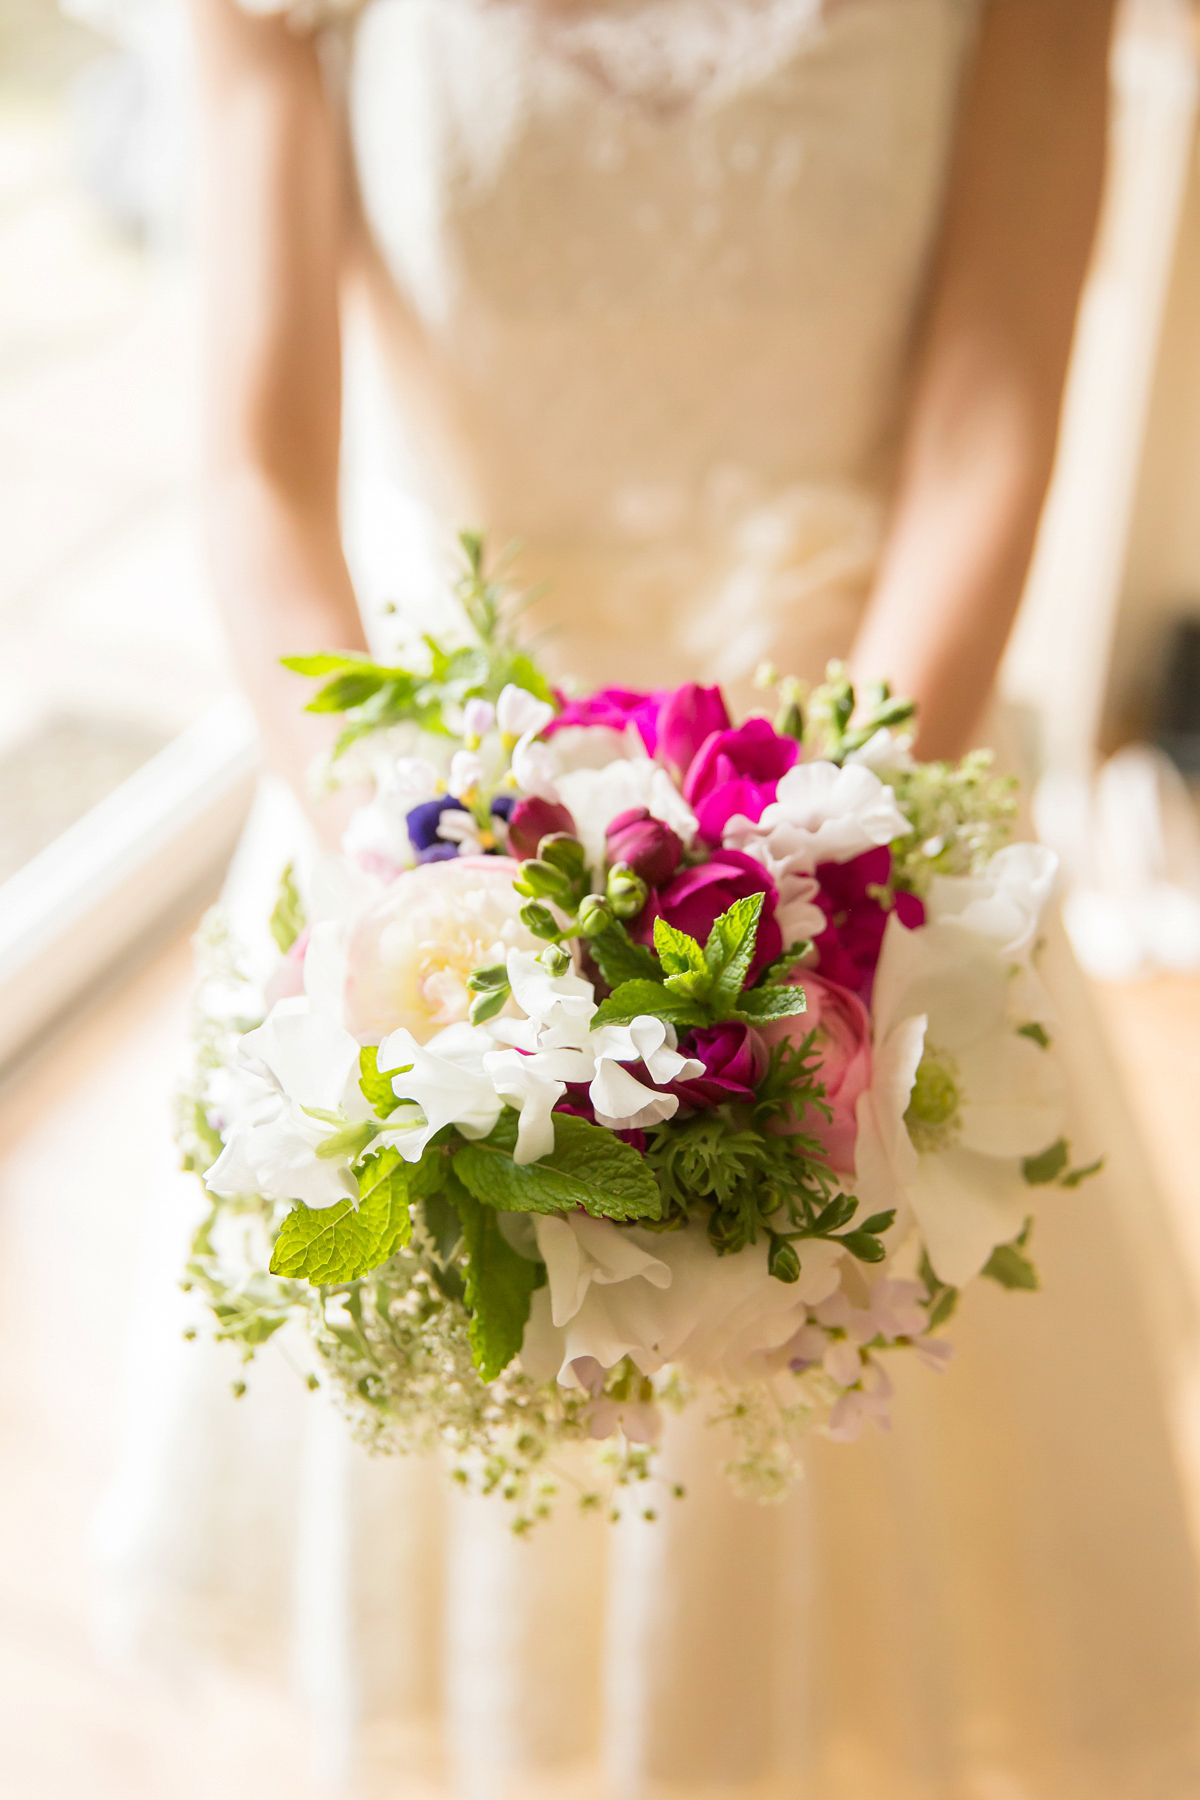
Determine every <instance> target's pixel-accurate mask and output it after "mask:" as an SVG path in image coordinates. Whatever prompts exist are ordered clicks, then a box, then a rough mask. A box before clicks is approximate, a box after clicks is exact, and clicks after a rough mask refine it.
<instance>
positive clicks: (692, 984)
mask: <svg viewBox="0 0 1200 1800" xmlns="http://www.w3.org/2000/svg"><path fill="white" fill-rule="evenodd" d="M464 545H465V548H466V551H467V559H468V563H467V571H466V574H465V575H464V577H463V580H462V582H461V583H460V587H459V598H460V600H461V604H462V617H463V631H462V634H461V636H462V641H461V642H459V643H458V644H456V645H454V646H448V645H446V644H443V643H440V642H436V641H434V640H433V639H432V638H426V639H425V640H424V641H423V643H422V645H421V646H420V647H419V654H417V655H414V656H413V657H410V658H409V659H408V660H409V662H410V664H411V666H405V667H391V666H384V665H381V664H377V663H375V662H372V661H370V660H368V659H367V658H365V657H358V656H349V655H321V656H313V657H301V658H295V659H292V661H291V663H290V666H291V667H293V668H294V669H296V670H297V671H299V673H301V674H302V675H307V676H317V677H322V678H325V685H323V686H322V687H321V689H320V691H319V692H318V693H317V695H316V697H315V699H313V700H312V701H311V702H310V709H311V710H314V711H317V712H330V713H341V714H344V715H345V718H346V725H345V729H344V730H343V732H342V735H341V738H340V739H339V741H338V744H337V747H336V749H335V751H334V754H333V761H332V768H333V769H334V770H335V771H340V773H341V775H342V776H343V777H344V778H345V779H347V780H353V781H355V782H361V781H362V780H363V779H364V778H369V779H370V782H371V784H372V792H373V797H372V798H371V799H370V800H369V801H368V802H367V803H366V804H365V805H363V806H362V808H361V809H360V810H359V811H358V812H357V813H356V815H355V816H354V818H353V820H352V823H351V825H350V827H349V829H348V831H347V833H346V837H345V840H344V849H343V854H342V855H341V856H326V857H319V858H316V859H315V860H312V861H311V866H310V867H309V868H308V869H307V870H305V871H304V872H303V873H300V872H298V870H297V869H296V868H293V867H289V869H287V870H286V871H285V872H284V875H283V879H282V884H281V889H280V895H279V899H278V902H277V904H276V907H275V910H274V913H273V915H272V919H271V930H272V934H273V937H274V940H275V943H276V945H277V956H276V959H275V966H274V967H273V968H272V969H271V970H270V971H269V972H268V974H267V976H266V978H265V980H259V981H256V980H254V979H252V978H251V976H250V974H249V972H248V971H247V970H246V969H245V968H244V967H242V966H241V965H240V963H239V953H238V950H237V946H236V945H235V944H233V942H232V940H231V936H230V932H229V928H228V924H227V922H225V921H222V919H221V918H220V916H219V915H218V916H216V917H215V918H213V919H212V920H211V921H210V923H209V925H208V928H207V931H206V933H205V937H204V943H205V947H206V952H207V956H208V966H207V969H206V971H205V977H204V981H203V983H202V987H201V996H200V1009H199V1030H198V1034H197V1047H198V1055H197V1059H196V1071H195V1076H194V1079H193V1081H192V1082H191V1084H190V1085H189V1088H188V1090H187V1093H186V1094H185V1097H184V1105H183V1111H182V1116H183V1142H184V1150H185V1160H186V1162H187V1164H188V1166H190V1167H191V1168H194V1169H195V1170H197V1171H198V1172H200V1173H201V1174H202V1176H203V1180H204V1183H205V1186H206V1188H207V1192H208V1198H209V1202H210V1210H209V1212H208V1216H207V1217H206V1218H205V1220H204V1223H203V1224H202V1226H201V1228H200V1230H199V1232H198V1234H197V1237H196V1240H195V1244H194V1248H193V1253H192V1257H191V1261H190V1263H189V1268H188V1280H189V1282H190V1284H191V1285H193V1286H195V1287H198V1288H199V1289H200V1290H202V1291H203V1293H204V1294H205V1296H206V1298H207V1299H208V1301H209V1303H210V1305H211V1307H212V1310H213V1313H214V1314H215V1319H216V1330H217V1334H218V1335H219V1336H221V1337H225V1338H229V1339H233V1340H235V1341H237V1342H239V1343H240V1344H241V1346H242V1347H243V1350H244V1353H245V1355H246V1356H247V1357H249V1356H251V1355H252V1354H253V1352H254V1351H255V1350H256V1349H257V1347H258V1346H259V1345H261V1344H262V1343H263V1342H264V1341H266V1339H268V1338H269V1337H270V1336H271V1335H272V1334H273V1333H274V1332H276V1331H277V1330H278V1329H279V1328H280V1327H281V1326H283V1325H284V1324H286V1323H287V1322H288V1321H289V1320H299V1321H301V1322H302V1324H303V1326H304V1327H306V1328H307V1341H308V1343H309V1344H310V1345H311V1347H312V1358H311V1362H310V1366H309V1373H308V1376H307V1379H308V1380H309V1383H310V1385H312V1386H317V1385H319V1384H321V1383H322V1382H323V1381H326V1380H327V1381H328V1383H329V1384H330V1385H331V1386H332V1388H333V1390H334V1392H335V1394H336V1396H337V1397H338V1399H339V1401H340V1404H341V1405H342V1407H343V1409H344V1410H345V1411H346V1412H347V1414H348V1416H349V1417H350V1419H351V1420H352V1422H353V1424H354V1426H355V1428H356V1430H357V1431H358V1433H359V1435H361V1436H363V1437H364V1438H366V1439H367V1440H368V1441H369V1442H373V1443H375V1444H376V1445H377V1446H379V1447H381V1448H390V1449H401V1450H406V1449H430V1448H433V1447H435V1446H440V1447H442V1449H443V1450H445V1451H447V1452H448V1453H449V1456H450V1460H451V1463H452V1466H453V1469H454V1472H455V1473H456V1475H457V1476H458V1478H459V1479H460V1480H463V1481H464V1482H468V1483H478V1484H479V1485H482V1486H483V1487H484V1488H485V1489H489V1490H491V1489H499V1490H500V1491H502V1492H503V1493H504V1494H506V1495H507V1496H508V1497H509V1498H510V1499H512V1500H514V1501H516V1502H517V1503H518V1514H517V1522H518V1524H519V1525H522V1526H523V1525H527V1524H528V1523H529V1522H530V1521H531V1520H532V1519H533V1518H535V1517H537V1516H539V1515H540V1514H541V1513H543V1512H544V1511H545V1510H546V1508H547V1506H548V1504H549V1498H550V1494H551V1492H552V1491H553V1489H554V1486H555V1482H556V1479H560V1478H561V1477H558V1478H556V1476H555V1475H554V1473H553V1470H554V1468H555V1464H554V1460H553V1457H554V1452H555V1451H556V1449H558V1448H559V1447H560V1446H562V1445H564V1444H567V1443H569V1442H572V1441H588V1440H593V1441H598V1442H599V1443H600V1444H602V1445H604V1446H605V1447H606V1449H607V1456H608V1464H609V1470H610V1474H609V1477H608V1480H609V1481H610V1483H611V1481H616V1482H628V1481H630V1480H632V1479H635V1478H640V1477H644V1476H646V1475H647V1474H648V1472H649V1471H650V1470H651V1468H652V1453H653V1446H654V1443H655V1441H656V1440H657V1438H658V1436H659V1433H660V1431H661V1427H662V1411H663V1408H664V1407H670V1406H682V1405H686V1404H689V1403H692V1404H699V1405H705V1406H707V1408H708V1409H709V1413H710V1415H711V1416H713V1417H714V1418H719V1419H722V1420H724V1421H725V1422H726V1423H727V1424H729V1425H731V1426H732V1428H733V1431H734V1434H735V1439H736V1442H737V1453H736V1455H735V1456H734V1458H733V1460H732V1462H731V1463H730V1465H729V1467H730V1472H731V1475H732V1477H733V1479H734V1480H735V1482H736V1483H737V1484H738V1485H739V1487H740V1488H741V1489H742V1490H744V1491H751V1492H754V1493H757V1494H760V1495H762V1496H764V1497H770V1496H773V1495H775V1494H778V1493H780V1492H782V1491H783V1489H784V1487H785V1486H786V1484H787V1481H788V1479H789V1478H790V1475H791V1473H792V1471H793V1469H794V1466H795V1453H796V1445H797V1442H798V1439H799V1437H800V1435H801V1433H802V1432H803V1430H804V1429H805V1428H814V1427H815V1428H819V1429H822V1430H824V1431H825V1432H826V1433H827V1434H828V1435H829V1436H831V1437H834V1438H851V1437H854V1436H855V1435H856V1434H857V1433H858V1432H859V1431H860V1429H861V1428H862V1426H863V1424H864V1422H865V1421H868V1420H873V1421H875V1422H877V1423H878V1424H880V1425H885V1424H886V1423H887V1413H888V1398H889V1394H890V1392H891V1383H890V1381H889V1377H888V1372H887V1364H888V1361H889V1359H890V1358H891V1357H892V1356H893V1355H897V1354H900V1353H910V1354H912V1355H915V1356H916V1357H918V1358H920V1359H921V1360H922V1361H924V1362H926V1363H928V1364H930V1365H932V1366H933V1367H935V1368H937V1367H940V1366H941V1365H942V1364H943V1363H944V1361H945V1360H946V1358H947V1357H948V1355H949V1346H948V1344H947V1343H946V1342H945V1340H944V1338H943V1337H942V1336H941V1335H940V1332H941V1329H942V1328H943V1327H944V1326H945V1324H946V1323H947V1321H948V1320H949V1319H950V1317H951V1314H952V1312H953V1310H954V1306H955V1302H956V1299H957V1295H958V1291H959V1290H960V1289H961V1288H962V1287H963V1286H964V1284H965V1283H967V1282H969V1281H971V1280H973V1279H974V1278H975V1277H976V1276H979V1275H984V1276H987V1277H989V1278H991V1279H993V1280H995V1281H998V1282H1000V1283H1002V1284H1003V1285H1004V1286H1006V1287H1017V1288H1032V1287H1036V1285H1037V1278H1036V1274H1035V1271H1034V1267H1033V1264H1032V1262H1031V1260H1030V1254H1029V1238H1030V1228H1031V1214H1032V1211H1033V1200H1034V1197H1035V1195H1036V1192H1037V1190H1038V1189H1039V1188H1043V1187H1045V1186H1047V1185H1049V1184H1051V1183H1058V1184H1060V1185H1073V1184H1075V1183H1076V1182H1078V1181H1079V1180H1080V1179H1082V1177H1083V1175H1084V1174H1086V1173H1088V1172H1089V1171H1086V1170H1078V1169H1077V1170H1072V1169H1071V1168H1070V1166H1069V1153H1068V1147H1067V1144H1066V1143H1065V1141H1064V1139H1063V1137H1062V1130H1061V1127H1062V1121H1061V1110H1062V1094H1061V1082H1060V1076H1059V1071H1058V1068H1057V1065H1056V1061H1055V1058H1054V1054H1053V1050H1052V1046H1051V1040H1050V1014H1049V1008H1048V1005H1047V1000H1046V996H1045V993H1044V991H1043V988H1042V986H1041V983H1040V981H1039V979H1038V975H1037V972H1036V950H1037V943H1038V919H1039V914H1040V912H1041V909H1042V906H1043V904H1044V902H1045V900H1046V898H1047V895H1048V893H1049V890H1050V887H1051V884H1052V881H1053V875H1054V864H1053V859H1052V857H1051V855H1050V853H1049V852H1048V851H1046V850H1044V849H1042V848H1041V847H1039V846H1037V845H1032V844H1014V845H1010V846H1007V847H1005V838H1006V836H1007V834H1008V830H1009V825H1010V819H1011V815H1012V812H1013V809H1014V802H1013V797H1012V792H1011V783H1009V782H1007V781H1003V780H1000V779H998V778H996V777H995V776H994V775H993V774H992V773H991V770H990V766H989V761H988V758H987V756H986V755H985V754H983V753H976V754H974V755H972V756H969V757H968V758H967V759H966V760H965V761H964V762H963V763H962V764H961V765H959V766H957V767H951V766H948V765H945V764H918V763H916V762H915V761H914V760H913V758H912V756H911V754H910V751H909V747H908V745H909V739H908V738H907V737H906V736H905V731H904V728H905V726H906V725H907V724H908V723H909V722H910V720H911V715H912V707H911V706H910V705H908V704H907V703H905V702H902V701H898V700H894V699H892V698H891V697H890V695H889V693H888V692H887V690H886V689H884V688H880V689H878V690H877V691H874V692H873V693H871V694H870V695H869V696H867V697H866V700H865V703H864V704H863V705H861V706H859V707H858V708H857V709H856V701H855V695H854V693H853V691H852V689H851V687H850V684H849V681H848V679H847V677H846V676H845V674H844V673H843V672H842V671H841V670H840V669H838V668H837V667H836V666H833V667H831V671H830V676H829V679H828V680H827V682H826V683H825V685H824V686H822V687H820V688H818V689H816V690H815V691H813V692H812V693H809V694H806V693H805V692H804V690H803V689H802V688H801V686H800V684H798V683H796V682H794V681H786V680H785V681H782V682H780V681H778V680H777V679H776V677H775V676H774V673H773V672H772V671H769V670H768V671H765V672H764V673H763V676H762V679H761V682H760V689H761V691H762V692H763V693H764V695H767V694H768V693H769V692H770V690H771V689H774V690H775V699H774V710H773V716H772V717H766V716H762V717H759V716H755V717H750V718H748V719H746V720H744V721H743V722H742V723H741V724H736V723H735V722H734V721H733V719H732V718H731V716H730V714H729V711H728V708H727V706H726V703H725V700H724V699H723V697H722V695H721V692H720V690H719V689H718V688H716V687H709V688H705V687H699V686H696V685H694V684H691V683H688V684H685V685H684V686H682V687H678V688H675V689H673V690H669V691H668V690H664V691H658V692H653V693H644V692H634V691H632V690H628V689H624V688H608V689H604V690H602V691H601V692H599V693H595V694H590V695H587V696H583V697H579V696H572V697H568V696H567V695H565V694H564V693H561V692H557V691H554V690H552V689H551V687H550V686H549V684H548V683H547V681H546V680H545V679H544V677H543V676H542V674H541V673H540V672H539V670H538V668H537V666H536V664H535V663H534V661H533V660H531V658H530V657H529V656H528V655H526V654H525V653H523V652H522V651H521V649H520V648H519V647H518V644H517V641H516V639H515V637H514V635H513V632H512V623H511V617H510V615H509V614H508V613H507V612H506V608H505V604H504V594H503V590H502V587H501V586H500V584H499V583H498V582H497V581H496V580H494V579H493V580H489V579H488V578H487V576H486V574H485V571H484V565H483V553H482V547H481V545H480V543H479V541H478V540H477V539H474V538H469V537H467V538H464ZM241 1385H242V1384H240V1383H239V1384H238V1386H239V1388H240V1387H241ZM602 1460H603V1459H602ZM572 1478H574V1477H572ZM598 1479H599V1478H598ZM603 1485H604V1484H603V1481H602V1480H601V1481H600V1485H599V1486H596V1487H593V1486H592V1485H590V1484H589V1482H585V1483H584V1498H585V1500H587V1501H589V1502H592V1503H596V1502H598V1500H599V1499H600V1495H601V1488H602V1487H603Z"/></svg>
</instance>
